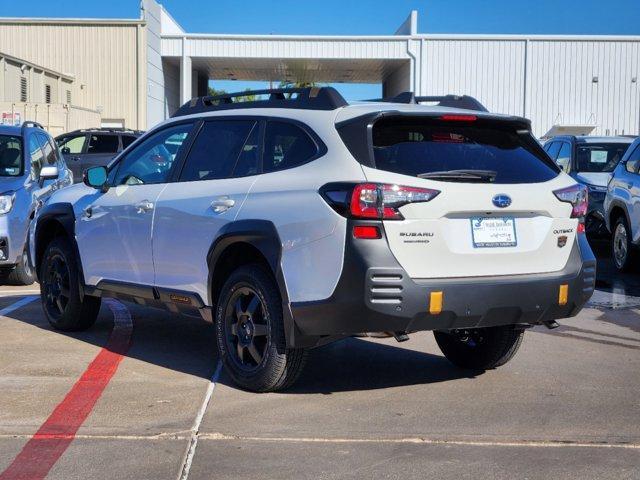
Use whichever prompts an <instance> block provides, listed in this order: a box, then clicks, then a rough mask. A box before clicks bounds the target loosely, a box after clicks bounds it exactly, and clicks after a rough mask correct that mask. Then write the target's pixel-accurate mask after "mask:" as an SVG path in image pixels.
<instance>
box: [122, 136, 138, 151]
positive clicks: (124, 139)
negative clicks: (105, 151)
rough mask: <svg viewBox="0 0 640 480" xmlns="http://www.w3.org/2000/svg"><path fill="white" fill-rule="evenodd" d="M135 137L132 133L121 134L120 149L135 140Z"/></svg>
mask: <svg viewBox="0 0 640 480" xmlns="http://www.w3.org/2000/svg"><path fill="white" fill-rule="evenodd" d="M136 138H137V137H134V136H133V135H122V149H123V150H124V149H125V148H127V147H128V146H129V145H131V144H132V143H133V142H135V141H136Z"/></svg>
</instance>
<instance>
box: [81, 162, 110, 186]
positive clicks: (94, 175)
mask: <svg viewBox="0 0 640 480" xmlns="http://www.w3.org/2000/svg"><path fill="white" fill-rule="evenodd" d="M83 181H84V183H85V185H88V186H89V187H93V188H97V189H104V187H105V186H106V184H107V169H106V168H105V167H93V168H89V169H87V170H85V171H84V177H83Z"/></svg>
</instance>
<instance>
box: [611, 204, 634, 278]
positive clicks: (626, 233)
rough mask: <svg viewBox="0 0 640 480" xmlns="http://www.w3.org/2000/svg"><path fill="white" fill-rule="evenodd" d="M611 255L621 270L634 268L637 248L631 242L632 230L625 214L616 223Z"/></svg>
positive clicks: (627, 270)
mask: <svg viewBox="0 0 640 480" xmlns="http://www.w3.org/2000/svg"><path fill="white" fill-rule="evenodd" d="M611 257H612V259H613V264H614V265H615V266H616V268H617V269H618V271H619V272H630V271H631V270H632V269H633V266H634V260H635V250H634V246H633V244H632V243H631V230H630V229H629V225H628V224H627V219H626V218H625V217H624V216H620V217H618V218H617V219H616V221H615V223H614V227H613V235H612V238H611Z"/></svg>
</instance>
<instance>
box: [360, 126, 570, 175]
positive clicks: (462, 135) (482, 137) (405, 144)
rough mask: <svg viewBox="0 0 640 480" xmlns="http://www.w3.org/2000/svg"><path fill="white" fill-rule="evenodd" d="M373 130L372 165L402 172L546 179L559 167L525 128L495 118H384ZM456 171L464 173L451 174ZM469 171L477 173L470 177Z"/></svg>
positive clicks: (556, 173) (405, 173)
mask: <svg viewBox="0 0 640 480" xmlns="http://www.w3.org/2000/svg"><path fill="white" fill-rule="evenodd" d="M372 135H373V155H374V162H375V167H376V168H378V169H380V170H386V171H389V172H394V173H401V174H404V175H411V176H420V177H423V178H433V179H437V180H445V181H446V180H448V181H462V182H464V181H467V180H468V181H486V182H492V183H531V182H545V181H548V180H551V179H552V178H554V177H556V176H557V175H558V172H559V170H558V168H557V167H556V165H555V164H554V163H553V162H552V161H551V160H550V159H549V157H548V156H547V155H546V153H545V152H544V150H542V147H541V146H539V145H538V144H537V143H536V141H535V140H534V139H533V137H532V136H531V135H530V134H529V133H528V132H525V133H518V132H517V130H516V127H514V126H513V125H509V124H500V123H498V122H495V121H482V122H480V121H478V122H455V121H446V122H445V121H441V120H435V119H434V120H431V119H428V118H388V119H381V120H379V121H377V122H376V123H375V124H374V126H373V133H372ZM460 171H462V173H463V174H464V175H462V174H460V175H457V174H456V172H460ZM441 173H442V175H441V176H440V174H441ZM474 173H478V174H479V175H478V176H476V177H475V180H474Z"/></svg>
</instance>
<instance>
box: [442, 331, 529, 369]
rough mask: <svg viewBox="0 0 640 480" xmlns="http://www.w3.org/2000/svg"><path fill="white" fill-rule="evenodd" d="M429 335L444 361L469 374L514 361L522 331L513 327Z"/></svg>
mask: <svg viewBox="0 0 640 480" xmlns="http://www.w3.org/2000/svg"><path fill="white" fill-rule="evenodd" d="M433 333H434V336H435V337H436V342H437V343H438V346H439V347H440V350H442V353H443V354H444V356H445V357H447V360H449V361H450V362H451V363H453V364H454V365H457V366H458V367H461V368H467V369H472V370H490V369H492V368H496V367H500V366H502V365H504V364H505V363H507V362H508V361H509V360H511V359H512V358H513V357H514V355H515V354H516V352H517V351H518V348H520V344H521V343H522V338H523V336H524V330H522V329H518V328H516V327H515V326H513V325H507V326H502V327H487V328H475V329H470V330H464V331H447V332H444V331H435V332H433Z"/></svg>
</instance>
